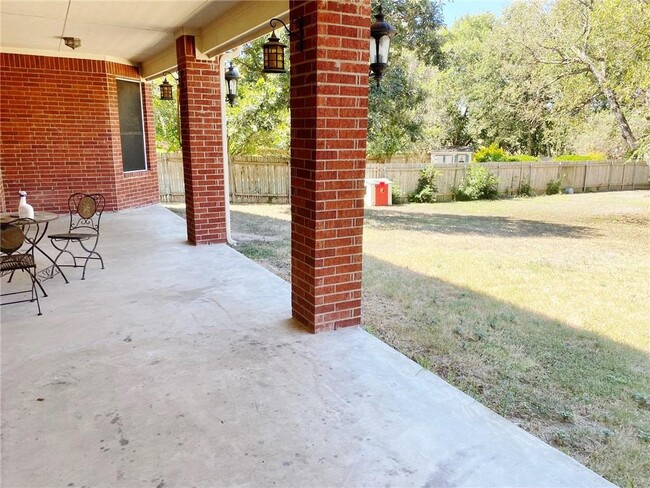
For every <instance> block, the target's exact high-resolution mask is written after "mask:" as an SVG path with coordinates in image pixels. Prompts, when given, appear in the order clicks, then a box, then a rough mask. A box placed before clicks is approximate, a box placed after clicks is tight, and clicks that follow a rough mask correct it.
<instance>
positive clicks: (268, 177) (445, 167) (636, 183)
mask: <svg viewBox="0 0 650 488" xmlns="http://www.w3.org/2000/svg"><path fill="white" fill-rule="evenodd" d="M427 164H428V161H423V162H406V163H403V162H399V163H375V162H368V163H367V165H366V177H367V178H388V179H389V180H391V181H392V182H393V183H394V184H397V185H399V187H400V191H401V193H402V194H403V195H406V194H407V193H409V192H412V191H414V190H415V189H416V187H417V182H418V176H419V174H420V171H421V170H422V169H424V168H425V167H426V166H427ZM482 164H483V165H484V166H485V167H486V168H488V169H489V170H490V172H492V174H494V175H495V176H496V177H497V178H498V180H499V194H500V195H516V194H517V193H519V191H520V189H521V186H522V185H524V184H527V185H530V188H531V190H532V191H533V192H535V193H537V194H542V193H544V192H545V191H546V185H547V183H548V182H549V181H552V180H557V179H559V180H560V188H567V187H571V188H573V189H574V191H575V192H578V193H579V192H584V191H608V190H634V189H640V188H650V185H649V183H648V179H649V166H648V164H647V163H636V164H635V163H625V162H623V161H585V162H583V161H580V162H553V161H549V162H533V163H482ZM467 167H468V164H451V165H450V164H436V168H437V169H438V171H439V172H440V175H439V176H438V180H437V183H438V200H441V201H444V200H450V199H451V196H452V189H453V188H454V187H456V186H458V184H459V183H460V182H461V181H462V179H463V178H464V177H465V172H466V171H467ZM158 179H159V182H160V199H161V201H168V202H169V201H182V200H183V195H184V189H183V163H182V156H181V155H180V154H159V155H158ZM229 182H230V200H231V201H232V202H233V203H266V202H274V203H288V202H289V191H290V173H289V161H288V160H287V159H284V158H270V157H260V156H236V157H233V158H231V162H230V178H229Z"/></svg>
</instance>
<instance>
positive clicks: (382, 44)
mask: <svg viewBox="0 0 650 488" xmlns="http://www.w3.org/2000/svg"><path fill="white" fill-rule="evenodd" d="M389 47H390V37H389V36H388V35H383V36H381V39H379V53H378V56H377V62H378V63H388V48H389Z"/></svg>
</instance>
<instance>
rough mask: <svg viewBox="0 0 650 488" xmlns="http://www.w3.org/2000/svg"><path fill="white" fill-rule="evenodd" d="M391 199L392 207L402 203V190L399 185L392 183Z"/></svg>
mask: <svg viewBox="0 0 650 488" xmlns="http://www.w3.org/2000/svg"><path fill="white" fill-rule="evenodd" d="M390 193H391V198H392V199H393V205H399V204H400V203H402V189H401V188H400V187H399V185H396V184H395V183H393V184H392V185H391V187H390Z"/></svg>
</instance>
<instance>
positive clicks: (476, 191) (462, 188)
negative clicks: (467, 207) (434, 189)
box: [452, 163, 499, 201]
mask: <svg viewBox="0 0 650 488" xmlns="http://www.w3.org/2000/svg"><path fill="white" fill-rule="evenodd" d="M498 185H499V180H498V179H497V178H496V176H494V175H493V174H492V173H490V172H489V171H488V170H487V168H484V167H483V166H481V165H479V164H475V163H472V164H471V165H470V167H469V168H468V169H467V174H466V175H465V178H464V179H463V180H462V181H461V182H460V185H458V186H457V187H456V188H454V189H453V190H452V191H453V194H454V198H455V199H456V200H460V201H468V200H480V199H493V198H496V197H497V194H498V193H497V188H498Z"/></svg>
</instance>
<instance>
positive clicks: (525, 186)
mask: <svg viewBox="0 0 650 488" xmlns="http://www.w3.org/2000/svg"><path fill="white" fill-rule="evenodd" d="M517 195H519V196H520V197H534V196H535V192H534V191H533V188H532V187H531V186H530V181H524V182H523V183H522V184H521V186H520V187H519V191H518V192H517Z"/></svg>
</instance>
